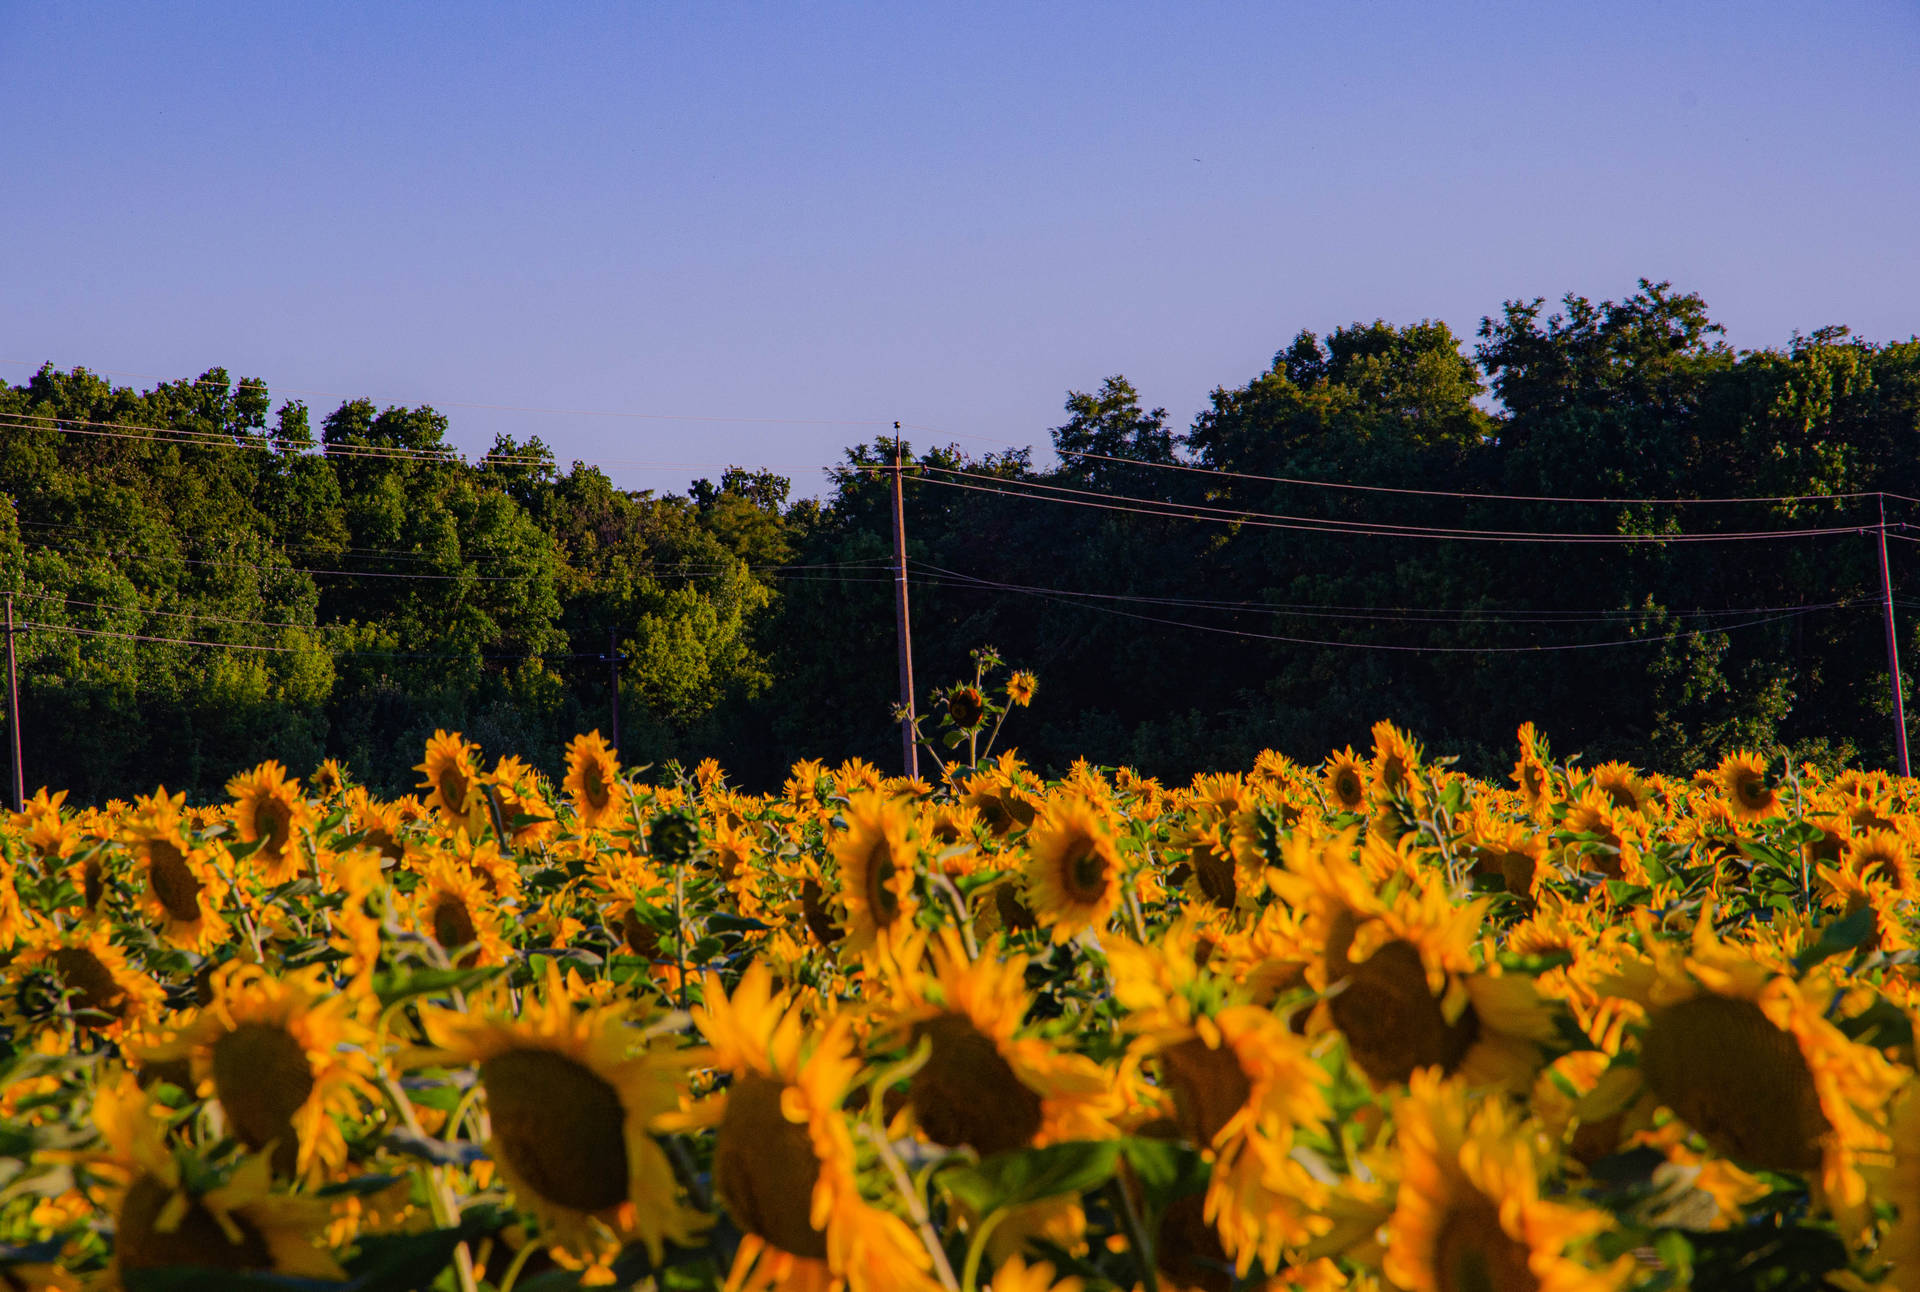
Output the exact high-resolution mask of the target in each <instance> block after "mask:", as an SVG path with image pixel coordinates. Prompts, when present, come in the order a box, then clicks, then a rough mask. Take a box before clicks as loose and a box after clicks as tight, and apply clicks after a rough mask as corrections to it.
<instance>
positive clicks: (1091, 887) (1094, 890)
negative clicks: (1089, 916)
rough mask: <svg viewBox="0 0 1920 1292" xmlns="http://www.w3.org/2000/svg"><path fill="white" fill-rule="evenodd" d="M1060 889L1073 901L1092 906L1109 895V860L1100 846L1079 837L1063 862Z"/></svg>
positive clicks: (1073, 841)
mask: <svg viewBox="0 0 1920 1292" xmlns="http://www.w3.org/2000/svg"><path fill="white" fill-rule="evenodd" d="M1060 886H1061V887H1062V888H1063V889H1065V890H1066V893H1067V898H1068V900H1070V901H1075V902H1079V903H1081V904H1082V905H1087V906H1091V905H1094V904H1096V903H1098V902H1099V901H1100V899H1101V898H1103V897H1105V896H1106V895H1107V859H1106V858H1105V857H1104V856H1102V855H1101V853H1100V846H1099V844H1098V842H1097V841H1096V840H1094V839H1092V838H1091V837H1089V836H1087V835H1078V836H1076V837H1075V838H1074V839H1073V840H1072V841H1071V842H1070V843H1068V844H1067V850H1066V854H1065V855H1064V856H1062V857H1061V858H1060Z"/></svg>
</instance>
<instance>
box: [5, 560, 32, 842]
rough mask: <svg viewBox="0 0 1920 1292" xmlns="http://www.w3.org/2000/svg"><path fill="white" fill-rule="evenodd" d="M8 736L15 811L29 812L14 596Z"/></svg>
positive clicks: (9, 650)
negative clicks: (22, 759)
mask: <svg viewBox="0 0 1920 1292" xmlns="http://www.w3.org/2000/svg"><path fill="white" fill-rule="evenodd" d="M7 734H8V736H9V737H10V738H11V739H12V741H13V810H14V811H15V812H24V811H26V810H27V778H26V775H25V774H24V773H23V772H22V771H21V769H20V674H19V671H18V670H17V669H16V668H15V667H14V663H13V594H12V593H11V592H9V593H8V594H7Z"/></svg>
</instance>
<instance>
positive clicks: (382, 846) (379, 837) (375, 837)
mask: <svg viewBox="0 0 1920 1292" xmlns="http://www.w3.org/2000/svg"><path fill="white" fill-rule="evenodd" d="M367 842H368V843H370V844H372V845H373V846H374V847H375V848H377V849H379V850H380V855H381V856H382V857H383V858H385V857H390V858H392V859H393V860H394V861H399V860H400V859H401V858H402V857H404V856H406V854H407V850H406V849H405V848H404V847H402V846H401V844H400V841H399V840H398V839H396V838H395V837H394V835H393V831H391V830H389V829H387V828H386V827H385V826H375V827H374V828H373V829H371V830H369V831H367Z"/></svg>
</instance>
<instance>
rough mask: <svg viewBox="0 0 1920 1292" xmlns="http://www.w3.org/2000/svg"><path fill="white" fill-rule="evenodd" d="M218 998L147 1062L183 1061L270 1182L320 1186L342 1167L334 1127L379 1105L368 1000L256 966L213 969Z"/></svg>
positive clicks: (298, 974) (299, 974) (315, 979)
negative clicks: (261, 1162)
mask: <svg viewBox="0 0 1920 1292" xmlns="http://www.w3.org/2000/svg"><path fill="white" fill-rule="evenodd" d="M209 985H210V988H211V992H212V996H213V999H212V1000H211V1001H210V1002H209V1003H208V1005H207V1006H206V1008H205V1009H203V1010H201V1011H200V1014H199V1017H198V1018H196V1019H195V1020H194V1021H192V1022H191V1023H188V1024H187V1025H186V1026H185V1027H183V1028H181V1029H180V1032H179V1033H178V1035H177V1036H176V1037H175V1039H174V1040H173V1041H172V1042H170V1043H168V1044H166V1045H161V1046H156V1047H153V1048H152V1049H150V1050H148V1051H147V1053H146V1056H145V1058H146V1060H147V1061H149V1062H159V1063H165V1062H168V1061H169V1060H174V1061H177V1060H181V1059H184V1060H186V1061H187V1062H188V1063H189V1064H190V1065H191V1069H192V1074H193V1080H194V1081H195V1083H197V1084H198V1086H199V1088H200V1091H201V1093H202V1094H203V1095H211V1096H212V1097H214V1098H216V1099H218V1100H219V1101H220V1107H221V1109H222V1111H223V1112H225V1114H226V1117H227V1121H228V1123H229V1124H230V1125H231V1126H232V1128H233V1133H234V1135H235V1137H236V1138H237V1139H239V1141H240V1142H241V1143H242V1144H244V1145H246V1147H247V1148H249V1149H251V1150H253V1151H254V1152H258V1153H263V1154H266V1155H267V1156H268V1158H269V1160H270V1161H271V1163H272V1166H273V1170H274V1173H275V1174H277V1175H282V1176H296V1175H297V1176H301V1177H303V1178H305V1179H307V1180H308V1181H310V1182H319V1181H321V1180H324V1179H325V1178H326V1176H327V1174H328V1173H329V1172H330V1171H333V1170H335V1169H337V1168H338V1167H339V1166H340V1165H341V1164H342V1163H344V1162H345V1161H346V1156H347V1145H346V1139H345V1137H344V1136H343V1135H342V1133H341V1130H340V1124H339V1122H338V1121H337V1120H336V1119H337V1118H343V1117H344V1118H349V1119H351V1118H352V1117H353V1116H354V1114H356V1113H357V1112H359V1111H360V1109H361V1107H362V1103H363V1101H369V1102H371V1101H373V1100H375V1099H376V1098H377V1095H376V1092H375V1090H374V1088H373V1085H372V1077H373V1064H372V1062H371V1060H369V1059H368V1057H367V1053H366V1050H367V1046H368V1045H369V1044H370V1042H371V1039H372V1038H371V1036H370V1035H369V1033H368V1030H367V1027H366V1025H365V1022H364V1020H363V1019H362V1018H361V1017H360V1016H359V1015H360V1013H361V1011H362V1009H363V1004H362V1002H363V1000H364V998H362V997H357V996H355V995H354V994H351V993H347V992H341V991H338V990H336V989H335V988H334V986H333V985H332V984H330V983H329V982H327V981H326V979H325V978H324V977H323V976H322V975H321V973H320V971H319V970H318V969H309V970H305V971H295V972H292V973H286V974H284V975H282V976H280V977H275V976H273V975H272V974H269V973H268V972H267V971H266V970H265V969H263V968H261V967H260V966H259V965H252V964H243V963H240V962H230V963H228V964H225V965H222V966H221V967H220V968H218V969H216V970H214V972H213V977H212V979H211V981H210V984H209Z"/></svg>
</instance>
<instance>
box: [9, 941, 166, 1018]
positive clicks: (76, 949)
mask: <svg viewBox="0 0 1920 1292" xmlns="http://www.w3.org/2000/svg"><path fill="white" fill-rule="evenodd" d="M112 939H113V930H112V928H111V927H110V926H108V925H107V924H105V923H94V924H91V925H87V926H82V927H79V928H74V929H69V930H66V931H61V930H59V929H56V928H54V927H53V926H51V925H42V926H38V927H35V928H33V929H31V930H29V931H28V933H27V935H26V940H25V945H24V946H22V947H21V948H20V951H19V953H18V954H17V955H16V956H15V957H14V959H13V961H12V963H11V964H9V965H8V966H7V975H6V982H7V990H8V992H9V995H8V997H7V999H6V1005H5V1010H4V1013H5V1015H6V1016H7V1017H6V1021H8V1022H9V1023H11V1024H13V1025H14V1026H24V1027H26V1028H28V1029H30V1030H31V1029H35V1028H38V1027H41V1026H44V1025H46V1024H47V1023H48V1022H50V1021H52V1020H54V1019H57V1018H60V1017H62V1016H63V1015H68V1016H70V1017H71V1018H72V1020H73V1022H74V1023H76V1024H78V1025H79V1026H80V1027H83V1028H85V1029H87V1030H88V1031H90V1032H92V1033H94V1034H95V1035H97V1036H99V1037H101V1038H102V1039H104V1040H107V1041H111V1042H115V1043H118V1042H119V1041H121V1040H123V1039H124V1038H125V1037H126V1036H127V1034H128V1033H129V1032H130V1031H133V1030H136V1029H138V1028H140V1027H143V1026H146V1025H148V1024H150V1023H152V1022H153V1021H154V1020H155V1019H156V1018H158V1017H159V1013H160V1008H161V1006H162V1005H163V1004H164V1003H165V1001H166V992H165V991H164V990H163V989H162V988H161V986H160V984H159V983H157V982H155V981H154V980H153V979H152V978H150V977H149V976H147V974H145V973H143V972H142V971H141V970H140V969H138V968H136V967H135V966H134V965H133V963H132V962H131V961H129V960H128V958H127V953H126V952H125V951H123V950H121V949H120V948H119V947H117V946H115V945H114V944H113V940H112ZM62 1002H64V1007H63V1004H62Z"/></svg>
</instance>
